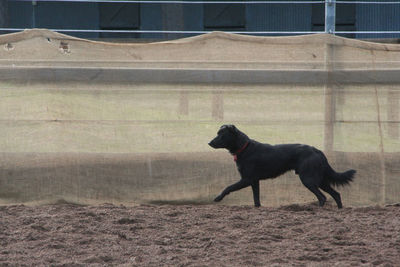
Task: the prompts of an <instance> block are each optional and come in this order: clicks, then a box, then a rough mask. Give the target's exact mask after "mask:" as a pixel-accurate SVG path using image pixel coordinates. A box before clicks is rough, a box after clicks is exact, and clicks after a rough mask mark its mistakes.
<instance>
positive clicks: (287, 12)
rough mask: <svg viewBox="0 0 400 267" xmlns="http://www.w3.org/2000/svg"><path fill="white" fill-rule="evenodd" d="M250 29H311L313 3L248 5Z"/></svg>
mask: <svg viewBox="0 0 400 267" xmlns="http://www.w3.org/2000/svg"><path fill="white" fill-rule="evenodd" d="M246 12H247V30H249V31H310V30H311V25H312V24H311V4H284V5H279V4H266V5H249V6H248V7H247V10H246Z"/></svg>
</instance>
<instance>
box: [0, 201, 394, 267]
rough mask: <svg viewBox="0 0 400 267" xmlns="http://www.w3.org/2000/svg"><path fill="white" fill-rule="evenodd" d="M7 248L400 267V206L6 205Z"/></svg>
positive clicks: (17, 255) (90, 258)
mask: <svg viewBox="0 0 400 267" xmlns="http://www.w3.org/2000/svg"><path fill="white" fill-rule="evenodd" d="M0 245H1V250H0V266H15V265H27V266H38V265H52V266H57V265H65V266H88V265H95V266H96V265H97V266H98V265H107V266H109V265H114V266H115V265H118V266H121V265H123V266H274V265H275V266H310V265H311V266H361V265H362V266H399V264H400V206H399V205H397V206H396V205H394V206H390V207H367V208H345V209H343V210H337V209H336V208H335V207H334V206H330V205H327V206H326V207H324V208H319V207H318V206H316V205H314V204H308V205H290V206H284V207H281V208H264V207H262V208H253V207H251V206H221V205H204V206H193V205H177V206H173V205H143V206H136V207H124V206H114V205H111V204H104V205H101V206H77V205H69V204H59V205H47V206H39V207H28V206H23V205H19V206H3V207H0Z"/></svg>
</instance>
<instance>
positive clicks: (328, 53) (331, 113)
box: [324, 43, 336, 152]
mask: <svg viewBox="0 0 400 267" xmlns="http://www.w3.org/2000/svg"><path fill="white" fill-rule="evenodd" d="M334 61H335V46H334V45H333V44H329V43H327V44H325V71H326V83H325V91H324V94H325V125H324V151H326V152H331V151H333V143H334V137H335V135H334V132H335V121H336V92H335V91H336V90H335V81H334V77H333V72H334Z"/></svg>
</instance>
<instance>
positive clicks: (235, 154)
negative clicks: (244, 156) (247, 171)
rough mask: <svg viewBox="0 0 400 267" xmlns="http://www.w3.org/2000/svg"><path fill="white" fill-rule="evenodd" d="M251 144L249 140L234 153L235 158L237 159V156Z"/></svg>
mask: <svg viewBox="0 0 400 267" xmlns="http://www.w3.org/2000/svg"><path fill="white" fill-rule="evenodd" d="M248 145H249V141H247V142H246V143H245V144H244V145H243V146H242V147H241V148H240V149H239V150H237V151H236V152H235V153H234V154H233V160H234V161H237V157H238V155H239V154H240V153H242V152H243V150H245V149H246V148H247V146H248Z"/></svg>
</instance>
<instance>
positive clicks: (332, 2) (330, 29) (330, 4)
mask: <svg viewBox="0 0 400 267" xmlns="http://www.w3.org/2000/svg"><path fill="white" fill-rule="evenodd" d="M335 24H336V0H325V33H329V34H335Z"/></svg>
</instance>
